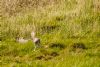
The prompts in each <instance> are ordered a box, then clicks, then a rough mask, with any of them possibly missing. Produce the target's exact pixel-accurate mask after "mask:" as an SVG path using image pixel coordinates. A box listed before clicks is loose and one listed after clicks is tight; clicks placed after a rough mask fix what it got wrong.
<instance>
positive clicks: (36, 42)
mask: <svg viewBox="0 0 100 67" xmlns="http://www.w3.org/2000/svg"><path fill="white" fill-rule="evenodd" d="M31 37H32V41H33V42H34V44H35V49H36V48H39V47H41V46H40V39H39V38H37V37H35V32H34V31H32V32H31ZM35 49H34V50H35Z"/></svg>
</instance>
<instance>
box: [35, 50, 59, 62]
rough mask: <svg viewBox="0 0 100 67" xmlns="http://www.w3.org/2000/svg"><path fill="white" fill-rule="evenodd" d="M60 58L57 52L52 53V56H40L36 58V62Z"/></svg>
mask: <svg viewBox="0 0 100 67" xmlns="http://www.w3.org/2000/svg"><path fill="white" fill-rule="evenodd" d="M56 56H59V54H58V53H57V52H52V53H50V54H43V55H39V56H37V57H35V59H36V60H46V61H48V60H50V59H53V58H54V57H56Z"/></svg>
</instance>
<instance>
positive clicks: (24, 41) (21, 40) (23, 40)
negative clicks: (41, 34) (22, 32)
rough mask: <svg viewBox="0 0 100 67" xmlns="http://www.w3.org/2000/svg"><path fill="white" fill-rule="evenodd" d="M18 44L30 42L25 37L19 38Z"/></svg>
mask: <svg viewBox="0 0 100 67" xmlns="http://www.w3.org/2000/svg"><path fill="white" fill-rule="evenodd" d="M17 42H19V43H27V42H28V40H26V39H24V38H23V37H20V38H17Z"/></svg>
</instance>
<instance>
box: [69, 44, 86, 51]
mask: <svg viewBox="0 0 100 67" xmlns="http://www.w3.org/2000/svg"><path fill="white" fill-rule="evenodd" d="M70 47H71V51H75V52H82V51H83V50H84V49H87V48H86V46H85V44H84V43H73V44H72V45H71V46H70Z"/></svg>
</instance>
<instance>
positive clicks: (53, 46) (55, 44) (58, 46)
mask: <svg viewBox="0 0 100 67" xmlns="http://www.w3.org/2000/svg"><path fill="white" fill-rule="evenodd" d="M49 47H50V48H60V49H64V48H65V45H64V44H61V43H51V44H50V45H49Z"/></svg>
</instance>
